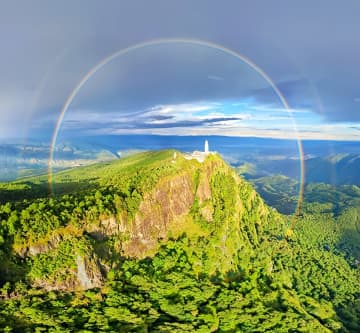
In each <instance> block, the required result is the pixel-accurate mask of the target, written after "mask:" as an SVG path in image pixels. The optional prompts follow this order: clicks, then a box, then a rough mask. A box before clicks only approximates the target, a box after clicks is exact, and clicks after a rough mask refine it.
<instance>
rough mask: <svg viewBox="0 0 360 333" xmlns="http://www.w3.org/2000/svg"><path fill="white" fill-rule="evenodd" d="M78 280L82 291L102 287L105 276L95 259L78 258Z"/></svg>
mask: <svg viewBox="0 0 360 333" xmlns="http://www.w3.org/2000/svg"><path fill="white" fill-rule="evenodd" d="M76 265H77V280H78V283H79V285H80V287H81V289H91V288H97V287H101V285H102V283H103V276H102V274H101V272H100V269H99V266H98V264H97V263H96V261H95V260H94V258H85V257H82V256H80V255H78V256H77V257H76Z"/></svg>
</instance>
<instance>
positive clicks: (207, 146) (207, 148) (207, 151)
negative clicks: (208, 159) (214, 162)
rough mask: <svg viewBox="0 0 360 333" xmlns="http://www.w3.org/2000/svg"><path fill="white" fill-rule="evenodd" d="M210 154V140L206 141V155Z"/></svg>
mask: <svg viewBox="0 0 360 333" xmlns="http://www.w3.org/2000/svg"><path fill="white" fill-rule="evenodd" d="M208 153H209V142H208V140H205V154H208Z"/></svg>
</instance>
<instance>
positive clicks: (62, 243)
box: [14, 153, 282, 290]
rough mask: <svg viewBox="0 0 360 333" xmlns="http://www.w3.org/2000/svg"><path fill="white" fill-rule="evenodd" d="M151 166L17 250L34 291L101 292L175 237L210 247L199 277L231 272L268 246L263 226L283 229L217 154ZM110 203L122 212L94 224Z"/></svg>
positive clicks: (169, 158) (138, 166)
mask: <svg viewBox="0 0 360 333" xmlns="http://www.w3.org/2000/svg"><path fill="white" fill-rule="evenodd" d="M146 163H147V161H146V160H144V159H140V162H139V161H138V162H136V163H135V164H131V168H130V167H127V168H125V169H124V168H123V169H122V172H121V173H119V174H118V175H113V177H114V176H116V177H119V178H120V180H117V181H118V182H119V183H120V185H116V184H115V186H116V188H115V189H116V191H117V193H121V195H117V194H110V195H109V194H105V190H104V191H103V192H99V191H98V192H97V193H96V194H95V197H96V201H95V207H94V206H91V208H89V209H88V210H85V212H84V213H83V215H81V216H79V214H78V216H73V215H74V213H72V214H73V215H71V219H70V221H69V223H68V224H67V225H65V226H62V227H60V228H54V229H53V230H51V231H50V232H48V233H47V234H46V236H45V237H42V238H41V237H40V238H38V239H37V240H33V238H34V237H33V238H31V239H28V240H26V239H25V240H22V243H20V244H23V245H14V250H15V251H16V253H17V255H18V256H20V257H22V258H25V259H27V260H28V262H29V263H30V264H29V273H28V274H27V279H28V280H29V281H30V283H31V284H32V285H34V286H39V287H43V288H46V289H70V290H73V289H88V288H93V287H98V286H100V285H101V284H102V281H103V279H104V276H105V275H106V272H107V271H108V270H109V269H110V268H113V267H115V266H116V262H117V261H118V260H120V258H124V257H135V258H144V257H146V256H152V255H154V254H155V253H156V252H157V249H158V248H159V246H161V244H164V243H166V241H167V240H168V239H169V238H171V239H176V238H178V237H183V236H184V235H185V236H186V237H188V238H189V239H191V238H199V237H202V238H203V239H204V240H205V244H206V246H204V248H203V249H202V251H203V253H204V255H203V258H204V259H203V261H202V262H201V263H199V267H201V268H199V269H200V270H202V271H204V272H207V273H214V272H215V271H225V270H230V269H232V268H234V267H235V266H236V264H237V258H238V256H239V254H240V255H241V251H243V250H244V249H245V248H246V249H247V251H248V250H249V249H251V248H254V247H256V246H257V244H259V242H261V239H262V233H263V227H264V226H266V225H268V222H269V221H270V220H271V221H272V222H274V221H277V222H276V223H278V224H279V225H280V224H281V223H282V220H281V218H280V216H279V215H278V214H277V213H276V212H274V211H273V210H272V209H270V208H268V207H267V206H266V205H265V204H264V202H263V201H262V199H261V198H260V197H259V195H258V194H257V193H256V192H255V190H254V189H253V188H252V186H251V185H250V184H249V183H247V182H246V181H244V180H243V179H242V178H240V177H239V176H238V175H237V174H236V173H235V172H234V171H233V169H232V168H231V167H229V166H228V165H227V164H226V163H225V162H224V161H223V160H222V159H221V158H220V156H218V155H209V156H208V157H207V158H206V159H205V160H204V161H203V162H199V161H197V160H187V159H185V158H184V157H183V156H182V155H181V154H180V153H177V154H174V155H172V153H168V154H166V155H165V158H156V162H154V163H150V164H149V165H148V164H146ZM144 165H145V166H144ZM130 169H131V172H130V171H129V170H130ZM134 170H135V171H134ZM154 175H155V176H154ZM121 177H123V178H124V179H126V181H125V182H122V178H121ZM107 184H108V183H107ZM124 184H127V185H124ZM122 193H125V194H122ZM105 197H106V200H109V202H110V204H112V205H113V206H114V207H115V208H116V209H114V211H113V212H109V211H105V212H101V213H100V214H98V215H97V217H96V215H95V217H94V213H93V211H100V208H99V207H102V205H103V201H102V200H105V199H104V198H105ZM134 198H135V199H136V200H135V199H134ZM75 199H76V194H75ZM131 200H132V201H131ZM79 205H81V203H80V204H79ZM98 206H99V207H98ZM134 207H135V208H134ZM76 209H77V207H75V208H74V210H73V212H74V211H77V210H76ZM89 211H90V213H91V214H90V213H89ZM58 213H59V214H61V212H58ZM84 216H86V218H84ZM89 216H91V218H89ZM55 218H56V217H54V219H55ZM44 223H46V222H44ZM244 255H246V253H245V252H244ZM59 258H60V259H59ZM48 267H52V269H51V271H49V269H48Z"/></svg>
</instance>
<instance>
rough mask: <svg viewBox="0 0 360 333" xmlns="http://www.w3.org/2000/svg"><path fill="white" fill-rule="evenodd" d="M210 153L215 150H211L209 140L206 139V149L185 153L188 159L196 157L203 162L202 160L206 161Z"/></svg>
mask: <svg viewBox="0 0 360 333" xmlns="http://www.w3.org/2000/svg"><path fill="white" fill-rule="evenodd" d="M210 154H214V152H212V151H210V150H209V141H208V140H205V143H204V151H197V150H195V151H193V152H192V153H191V154H185V155H184V156H185V158H186V159H187V160H192V159H195V160H198V161H199V162H201V163H202V162H204V160H205V159H206V157H207V156H208V155H210Z"/></svg>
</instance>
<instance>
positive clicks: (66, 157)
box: [0, 135, 360, 185]
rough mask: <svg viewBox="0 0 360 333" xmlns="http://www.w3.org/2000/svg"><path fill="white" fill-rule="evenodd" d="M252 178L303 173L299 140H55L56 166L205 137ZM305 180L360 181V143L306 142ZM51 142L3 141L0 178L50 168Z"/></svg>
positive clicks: (193, 145)
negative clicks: (17, 142)
mask: <svg viewBox="0 0 360 333" xmlns="http://www.w3.org/2000/svg"><path fill="white" fill-rule="evenodd" d="M206 139H207V140H208V141H209V145H210V150H212V151H217V152H218V153H219V154H220V155H221V156H222V157H223V158H224V160H225V161H226V162H228V163H229V164H231V165H232V166H234V167H237V168H238V170H239V172H240V173H241V174H243V175H244V176H245V177H246V178H248V179H253V178H259V177H266V176H271V175H284V176H287V177H290V178H293V179H295V180H299V178H300V162H301V161H300V156H299V147H298V142H297V141H296V140H279V139H264V138H242V137H224V136H159V135H112V136H109V135H108V136H97V137H81V138H68V139H67V140H66V141H63V142H59V143H58V144H57V145H56V149H55V153H54V161H53V167H54V169H55V170H61V169H66V168H72V167H76V166H80V165H87V164H91V163H94V162H99V161H105V160H112V159H117V158H119V157H120V158H123V157H124V156H127V155H129V154H132V153H134V152H139V151H147V150H158V149H170V148H171V149H177V150H180V151H182V152H190V151H194V150H202V149H203V147H204V142H205V140H206ZM302 145H303V150H304V157H305V171H306V179H305V181H306V182H325V183H329V184H334V185H341V184H356V185H360V174H359V172H358V170H359V166H360V143H359V142H336V141H304V142H303V143H302ZM49 155H50V147H49V145H48V144H44V143H31V144H26V143H21V144H0V181H8V180H13V179H16V178H20V177H23V176H28V175H34V174H41V173H44V172H46V169H47V166H48V163H49Z"/></svg>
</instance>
